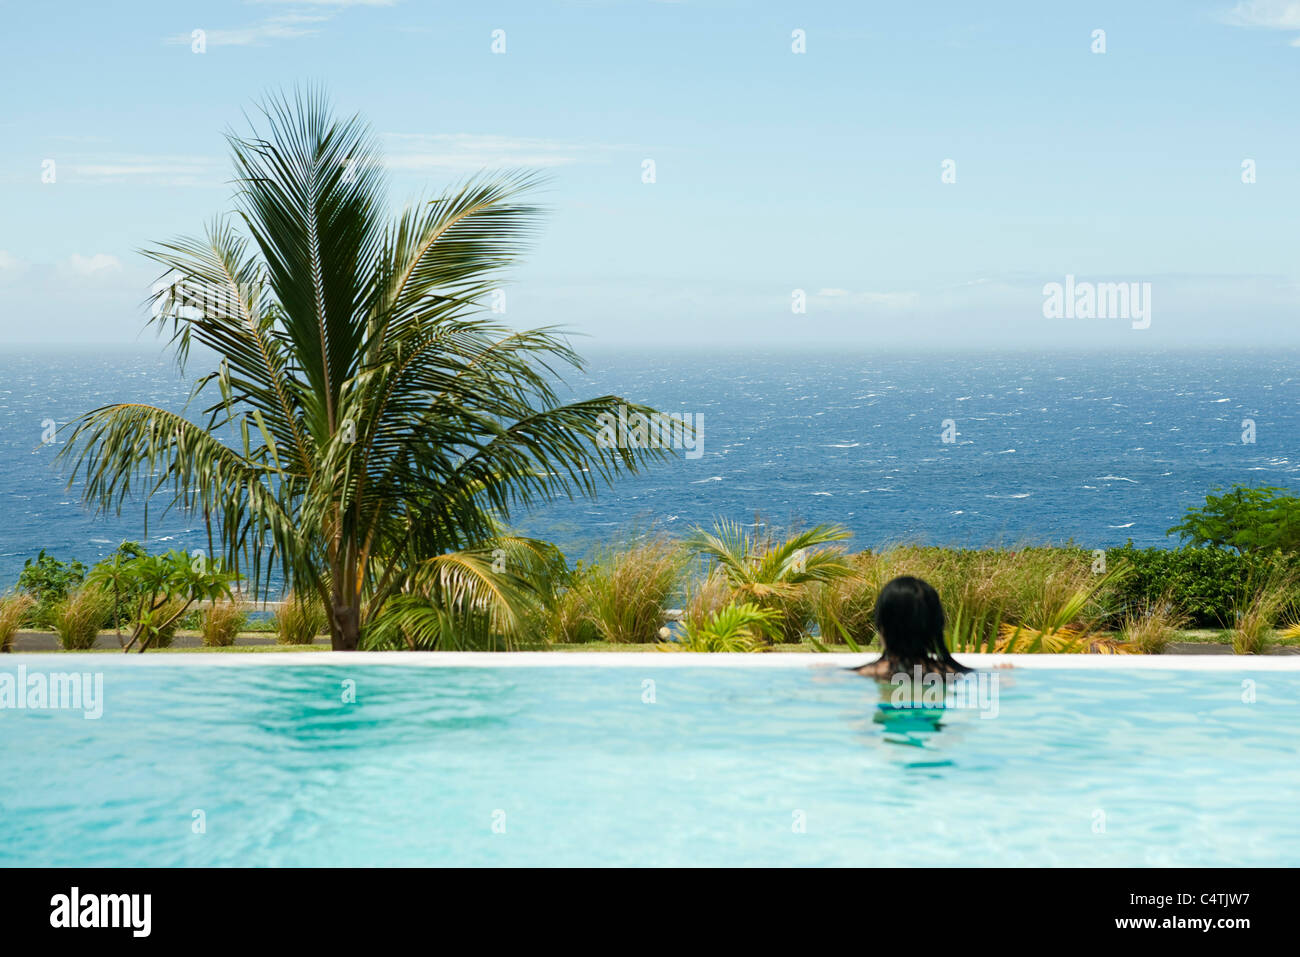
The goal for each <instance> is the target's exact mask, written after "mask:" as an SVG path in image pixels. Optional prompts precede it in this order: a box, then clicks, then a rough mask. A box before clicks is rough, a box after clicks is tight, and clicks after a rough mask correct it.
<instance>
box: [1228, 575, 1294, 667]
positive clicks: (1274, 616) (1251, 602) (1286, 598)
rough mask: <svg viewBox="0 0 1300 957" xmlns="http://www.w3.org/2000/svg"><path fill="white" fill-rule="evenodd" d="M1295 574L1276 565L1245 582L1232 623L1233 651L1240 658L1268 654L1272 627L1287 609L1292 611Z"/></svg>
mask: <svg viewBox="0 0 1300 957" xmlns="http://www.w3.org/2000/svg"><path fill="white" fill-rule="evenodd" d="M1296 585H1297V579H1296V576H1295V573H1294V572H1293V571H1291V570H1290V569H1287V568H1285V567H1284V566H1282V565H1281V564H1275V565H1273V566H1271V567H1269V568H1268V569H1267V570H1266V571H1264V572H1262V573H1261V574H1260V575H1259V576H1258V577H1256V578H1255V580H1254V581H1251V582H1248V583H1247V585H1246V587H1245V588H1244V589H1243V590H1242V593H1241V595H1240V597H1239V598H1238V600H1237V603H1236V606H1237V607H1236V608H1235V609H1234V612H1235V620H1234V621H1233V625H1232V629H1231V635H1232V650H1233V651H1234V652H1236V653H1237V654H1239V655H1258V654H1262V653H1263V652H1265V651H1267V650H1268V647H1269V645H1270V643H1271V640H1272V635H1273V626H1274V625H1275V624H1277V622H1278V619H1279V618H1281V617H1282V615H1283V613H1284V612H1286V611H1287V610H1288V609H1292V610H1294V604H1295V599H1296Z"/></svg>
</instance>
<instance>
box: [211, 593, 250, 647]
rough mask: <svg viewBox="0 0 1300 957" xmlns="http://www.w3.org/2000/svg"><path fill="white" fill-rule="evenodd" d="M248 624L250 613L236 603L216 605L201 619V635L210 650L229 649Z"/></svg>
mask: <svg viewBox="0 0 1300 957" xmlns="http://www.w3.org/2000/svg"><path fill="white" fill-rule="evenodd" d="M246 624H248V611H247V610H246V609H245V608H244V607H243V606H242V605H238V604H235V603H234V602H223V603H220V604H215V605H213V606H212V607H211V608H209V609H208V610H207V611H205V612H203V615H202V617H201V618H200V619H199V634H200V635H201V636H202V638H203V644H205V645H207V646H208V647H210V648H228V647H230V646H231V645H233V644H234V643H235V637H236V636H237V635H238V634H239V632H240V631H242V630H243V628H244V626H245V625H246Z"/></svg>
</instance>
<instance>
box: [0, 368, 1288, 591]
mask: <svg viewBox="0 0 1300 957" xmlns="http://www.w3.org/2000/svg"><path fill="white" fill-rule="evenodd" d="M579 345H580V347H581V343H579ZM588 356H589V361H590V365H589V368H588V370H587V372H585V373H583V374H580V375H575V376H572V377H570V380H569V382H570V385H571V386H572V388H573V392H574V394H575V395H593V394H604V393H614V394H619V395H623V396H626V397H627V398H629V399H631V400H635V401H640V402H645V403H648V404H651V405H653V406H655V407H657V408H659V409H661V410H663V411H666V412H685V413H691V414H693V415H702V416H703V419H702V428H701V432H702V437H703V455H702V456H700V457H699V458H694V459H692V458H687V457H685V456H684V455H683V456H679V457H678V458H677V459H675V460H674V461H670V462H667V463H664V464H661V465H659V466H657V467H654V468H652V469H651V470H650V471H649V472H648V473H647V474H644V475H641V476H637V477H634V478H630V479H627V480H626V481H623V482H620V483H619V484H618V485H617V486H616V487H614V488H612V489H609V490H606V491H604V492H602V494H601V495H600V496H599V498H598V499H597V500H596V501H576V502H568V501H562V502H557V503H555V504H553V505H550V506H547V507H545V508H543V509H540V510H539V511H537V512H535V513H534V514H532V515H528V516H517V517H516V524H517V526H519V527H521V528H522V529H524V530H526V531H528V532H531V533H533V534H536V535H539V536H542V537H545V538H549V539H551V540H554V541H556V542H557V543H559V544H560V545H561V546H562V547H564V548H565V549H566V551H569V552H570V553H571V554H572V555H574V556H577V555H581V554H583V553H584V552H585V551H587V550H588V549H590V548H591V547H592V545H593V544H596V543H600V542H604V541H611V540H614V539H616V538H618V537H620V536H623V535H626V534H627V533H629V532H630V531H632V530H640V531H645V530H647V529H650V528H658V529H662V530H665V531H668V532H678V531H685V530H686V529H687V528H688V527H689V526H691V525H693V524H696V523H710V522H711V521H712V520H713V519H714V518H715V517H720V516H727V517H730V518H734V519H737V520H739V521H743V522H753V521H755V517H756V516H761V519H762V520H763V521H768V522H771V523H774V524H776V525H789V524H792V523H801V524H804V525H807V524H811V523H816V522H828V521H835V522H841V523H843V524H845V525H847V526H848V527H849V528H850V529H851V530H852V531H853V532H854V540H853V542H852V543H851V544H853V545H854V546H855V547H864V548H865V547H868V546H876V545H882V544H887V543H891V542H897V541H924V542H930V543H936V544H961V545H989V544H1025V543H1045V542H1063V541H1066V540H1074V541H1076V542H1078V543H1080V544H1083V545H1087V546H1089V547H1108V546H1111V545H1120V544H1123V543H1124V542H1125V541H1126V540H1127V539H1130V538H1131V539H1132V540H1133V541H1134V542H1136V543H1138V544H1141V545H1165V544H1173V542H1172V541H1171V540H1170V539H1169V538H1168V537H1167V536H1166V534H1165V531H1166V529H1168V528H1169V527H1170V526H1171V525H1173V524H1174V523H1175V522H1177V521H1178V519H1179V518H1180V516H1181V515H1182V512H1183V510H1184V509H1185V508H1186V507H1187V506H1189V505H1193V504H1196V503H1199V502H1201V501H1203V499H1204V496H1205V493H1206V492H1207V491H1208V490H1210V489H1211V488H1212V487H1214V486H1216V485H1222V484H1229V483H1232V482H1247V483H1252V484H1277V485H1294V484H1295V483H1296V477H1297V476H1296V473H1297V471H1298V470H1300V454H1298V452H1297V447H1296V438H1297V436H1300V401H1298V400H1300V379H1298V378H1297V374H1296V370H1297V368H1300V363H1297V359H1300V353H1297V352H1294V351H1291V352H1287V351H1263V350H1259V351H1239V352H1228V353H1221V352H1190V351H1189V352H1174V353H1153V352H1142V353H1125V354H1100V353H1098V354H1041V353H1033V354H1030V353H1026V354H1013V353H999V354H979V353H964V354H956V353H955V354H945V355H920V354H910V355H909V354H870V353H865V352H863V353H858V354H854V353H848V352H843V353H813V352H804V353H800V352H792V353H783V354H774V353H731V354H707V353H698V352H692V351H690V350H686V349H683V350H682V351H681V352H680V353H679V354H668V353H665V352H650V353H644V352H633V351H625V352H589V353H588ZM193 368H194V371H196V372H198V371H206V368H204V367H202V365H201V363H197V362H196V364H195V365H194V367H193ZM188 393H189V383H188V382H186V381H184V380H182V379H181V378H180V377H179V376H178V375H177V374H176V372H175V368H174V365H173V364H172V363H171V361H170V360H169V359H167V358H165V357H163V356H160V355H159V354H158V353H156V352H150V353H143V354H142V353H141V352H138V351H137V352H96V353H90V352H85V351H82V352H78V351H76V350H61V351H58V352H54V351H51V352H46V353H35V352H30V353H17V354H15V353H8V354H5V355H3V356H0V509H2V514H3V519H2V520H0V582H8V581H12V579H13V577H14V576H15V575H16V574H17V571H18V569H19V568H21V566H22V562H23V559H24V558H26V557H28V556H31V555H34V554H35V553H36V552H37V551H38V550H39V549H40V548H46V549H47V550H49V551H51V552H52V553H54V554H57V555H59V556H63V557H65V556H67V555H74V556H76V557H78V558H81V559H82V560H88V561H93V560H95V559H97V558H98V557H101V556H102V555H103V554H105V553H107V552H108V551H110V550H111V549H112V548H113V547H114V546H115V545H116V544H117V542H119V541H121V540H122V539H125V538H131V539H140V538H141V537H142V535H143V518H144V516H143V511H142V509H141V508H140V507H139V506H138V505H135V506H129V507H128V508H127V509H125V510H124V512H123V514H122V516H121V517H117V516H109V517H96V516H93V515H91V514H89V513H88V512H87V511H86V509H85V508H84V506H83V505H82V504H81V502H80V501H79V498H78V495H77V491H76V489H75V488H74V489H71V490H69V489H68V488H67V476H66V474H65V473H60V472H58V471H56V470H55V469H54V468H52V461H53V458H54V453H55V451H56V449H57V446H55V445H42V444H41V437H42V430H43V428H44V426H43V423H45V422H47V421H53V422H57V423H58V424H59V425H62V424H64V423H66V422H68V421H69V420H70V419H71V418H73V417H74V416H75V415H77V414H79V413H82V412H85V411H87V410H89V409H91V408H94V407H96V406H99V405H102V404H106V403H109V402H113V401H122V400H131V401H146V402H154V403H158V404H161V405H164V406H168V407H171V408H181V407H182V406H183V405H184V402H185V399H186V397H187V396H188ZM1246 419H1250V420H1252V421H1253V422H1254V430H1255V431H1254V435H1255V441H1254V442H1253V443H1243V441H1242V436H1243V432H1244V430H1245V427H1244V426H1243V422H1244V420H1246ZM945 420H952V425H953V427H954V428H955V431H956V433H957V435H956V441H955V442H952V443H949V444H946V443H944V442H943V441H941V434H942V432H943V430H944V428H945ZM149 541H150V543H151V544H152V545H153V546H154V547H159V548H165V547H173V546H183V547H186V548H198V547H202V546H204V545H205V544H206V532H205V530H204V528H203V525H202V522H201V521H197V520H195V519H194V518H192V517H186V516H180V515H164V514H163V513H162V508H161V504H159V505H156V506H155V507H154V508H153V509H152V510H151V513H150V515H149Z"/></svg>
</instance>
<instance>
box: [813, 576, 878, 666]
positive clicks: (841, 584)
mask: <svg viewBox="0 0 1300 957" xmlns="http://www.w3.org/2000/svg"><path fill="white" fill-rule="evenodd" d="M848 563H849V568H850V571H849V573H848V574H847V575H845V576H844V577H842V578H837V579H835V580H834V581H829V582H817V583H814V584H812V585H810V586H809V590H808V608H809V612H810V617H811V619H812V621H813V622H814V623H815V624H816V626H817V632H818V636H819V637H820V638H821V640H822V641H823V642H826V643H829V644H837V645H838V644H846V643H851V644H853V645H856V646H858V647H866V646H867V645H868V644H870V643H871V641H872V640H873V638H874V637H875V631H876V626H875V621H874V620H873V617H872V615H873V612H874V611H875V608H876V596H877V595H878V594H880V586H881V585H882V584H883V582H882V581H881V580H880V570H879V567H878V566H879V559H878V558H877V556H875V555H873V554H872V553H871V552H859V553H858V554H856V555H850V556H848Z"/></svg>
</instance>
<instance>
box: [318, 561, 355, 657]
mask: <svg viewBox="0 0 1300 957" xmlns="http://www.w3.org/2000/svg"><path fill="white" fill-rule="evenodd" d="M341 551H343V552H345V553H346V552H347V551H348V549H342V550H341ZM331 564H332V565H333V566H334V567H333V569H332V570H331V575H330V578H331V583H330V602H329V604H328V605H326V608H328V609H329V613H330V647H331V648H332V649H333V650H334V651H356V650H357V646H358V645H359V644H360V643H361V594H360V589H358V588H355V587H352V582H353V581H354V576H353V575H351V574H349V565H350V564H351V563H350V562H348V561H347V560H346V558H342V557H336V558H335V560H334V561H333V562H331Z"/></svg>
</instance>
